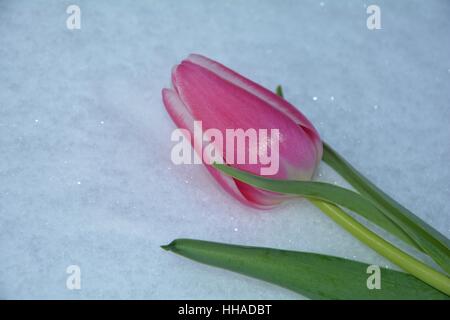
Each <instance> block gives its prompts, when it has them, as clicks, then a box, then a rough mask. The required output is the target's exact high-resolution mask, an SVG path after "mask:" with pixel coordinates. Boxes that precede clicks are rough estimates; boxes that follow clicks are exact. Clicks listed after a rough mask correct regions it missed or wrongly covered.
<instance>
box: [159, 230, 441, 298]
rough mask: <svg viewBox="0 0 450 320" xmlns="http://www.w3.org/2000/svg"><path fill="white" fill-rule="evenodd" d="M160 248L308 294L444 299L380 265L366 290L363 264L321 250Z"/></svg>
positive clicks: (181, 243) (185, 243)
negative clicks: (376, 280)
mask: <svg viewBox="0 0 450 320" xmlns="http://www.w3.org/2000/svg"><path fill="white" fill-rule="evenodd" d="M162 248H163V249H165V250H169V251H172V252H174V253H176V254H179V255H181V256H184V257H186V258H189V259H192V260H194V261H197V262H200V263H204V264H207V265H210V266H214V267H219V268H223V269H226V270H230V271H234V272H237V273H240V274H243V275H246V276H250V277H253V278H257V279H260V280H264V281H267V282H270V283H273V284H276V285H279V286H281V287H284V288H287V289H290V290H292V291H294V292H297V293H300V294H302V295H304V296H306V297H309V298H312V299H413V300H414V299H436V300H437V299H448V296H446V295H445V294H443V293H441V292H440V291H438V290H436V289H434V288H432V287H431V286H428V285H427V284H425V283H423V282H422V281H419V280H417V279H416V278H414V277H413V276H410V275H408V274H406V273H403V272H398V271H394V270H390V269H385V268H380V271H381V289H379V290H378V289H373V290H369V289H368V288H367V278H368V277H369V274H367V268H368V266H369V265H368V264H365V263H361V262H357V261H352V260H347V259H343V258H338V257H333V256H327V255H322V254H316V253H306V252H296V251H287V250H278V249H271V248H259V247H249V246H238V245H230V244H223V243H216V242H209V241H201V240H192V239H177V240H174V241H172V242H171V243H170V244H169V245H166V246H162Z"/></svg>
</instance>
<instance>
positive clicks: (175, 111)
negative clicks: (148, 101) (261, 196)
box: [162, 89, 268, 209]
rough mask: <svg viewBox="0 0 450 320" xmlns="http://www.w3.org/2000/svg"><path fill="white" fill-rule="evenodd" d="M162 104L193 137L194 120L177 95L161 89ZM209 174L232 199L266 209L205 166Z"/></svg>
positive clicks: (210, 167)
mask: <svg viewBox="0 0 450 320" xmlns="http://www.w3.org/2000/svg"><path fill="white" fill-rule="evenodd" d="M162 96H163V102H164V105H165V107H166V110H167V112H168V113H169V115H170V117H171V118H172V120H173V121H174V122H175V125H176V126H177V127H178V128H181V129H187V130H189V132H190V133H191V137H193V124H194V118H192V115H191V114H190V113H189V111H188V109H187V108H186V106H185V105H184V104H183V102H182V101H181V99H180V98H179V97H178V95H177V93H176V92H175V91H174V90H172V89H163V90H162ZM191 144H192V145H193V140H192V139H191ZM205 166H206V168H207V169H208V171H209V173H210V174H211V175H212V176H213V177H214V179H216V180H217V181H218V182H219V184H220V185H221V186H222V187H223V188H224V189H225V190H226V191H227V192H228V193H229V194H231V195H232V196H233V197H234V198H236V199H237V200H239V201H241V202H242V203H243V204H245V205H248V206H251V207H254V208H258V209H266V208H268V207H267V206H265V205H263V204H259V203H257V202H253V201H251V199H247V198H246V197H245V196H244V195H243V194H242V193H241V191H240V190H239V189H238V187H237V185H236V183H235V180H234V179H233V178H231V177H230V176H228V175H225V174H222V173H221V172H220V171H219V170H217V169H215V168H214V167H212V166H210V165H207V164H205Z"/></svg>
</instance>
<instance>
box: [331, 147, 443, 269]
mask: <svg viewBox="0 0 450 320" xmlns="http://www.w3.org/2000/svg"><path fill="white" fill-rule="evenodd" d="M323 146H324V153H323V161H324V162H325V163H327V164H328V165H329V166H330V167H332V168H333V169H334V170H336V172H338V173H339V174H340V175H341V176H342V177H343V178H344V179H345V180H347V181H348V182H349V183H350V184H351V185H352V186H353V187H354V188H355V189H356V190H358V192H360V193H361V194H362V195H363V196H364V197H366V198H368V199H371V200H372V201H373V202H374V203H375V204H376V205H377V207H378V208H379V209H380V210H381V211H382V212H383V214H384V215H385V216H387V217H388V218H389V219H390V220H392V221H393V222H394V223H395V224H397V225H398V226H399V227H400V228H401V229H402V230H403V231H404V232H405V233H406V234H408V236H409V237H410V238H411V239H412V240H413V241H414V242H415V243H416V244H417V246H418V247H419V248H420V249H421V250H422V251H424V252H425V253H426V254H428V255H429V256H430V257H431V258H432V259H433V260H434V261H435V262H436V263H437V264H439V265H440V266H441V267H442V268H443V269H444V270H445V271H446V272H447V273H448V274H450V249H449V248H450V241H449V239H447V238H446V237H445V236H444V235H442V234H441V233H439V232H438V231H437V230H436V229H434V228H432V227H431V226H430V225H428V224H427V223H426V222H424V221H423V220H421V219H419V218H418V217H417V216H415V215H414V214H413V213H412V212H411V211H409V210H408V209H406V208H405V207H403V206H402V205H401V204H399V203H398V202H396V201H395V200H394V199H392V198H391V197H390V196H389V195H387V194H386V193H384V192H383V191H382V190H380V189H379V188H378V187H377V186H375V185H374V184H373V183H372V182H370V181H369V180H368V179H367V178H365V177H364V176H363V175H362V174H361V173H359V172H358V171H357V170H356V169H355V168H354V167H353V166H352V165H351V164H350V163H348V162H347V161H346V160H345V159H344V158H343V157H341V156H340V155H339V154H338V153H337V152H336V151H334V150H333V149H332V148H331V147H330V146H329V145H328V144H326V143H323Z"/></svg>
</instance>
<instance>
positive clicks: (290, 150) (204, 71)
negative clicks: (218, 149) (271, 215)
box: [162, 54, 322, 208]
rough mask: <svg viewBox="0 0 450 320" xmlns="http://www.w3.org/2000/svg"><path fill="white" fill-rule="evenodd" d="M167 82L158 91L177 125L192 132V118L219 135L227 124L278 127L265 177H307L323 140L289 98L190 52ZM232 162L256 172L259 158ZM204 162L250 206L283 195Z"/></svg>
mask: <svg viewBox="0 0 450 320" xmlns="http://www.w3.org/2000/svg"><path fill="white" fill-rule="evenodd" d="M172 83H173V88H172V89H163V91H162V96H163V101H164V105H165V107H166V109H167V111H168V113H169V115H170V116H171V118H172V120H173V121H174V122H175V124H176V125H177V127H178V128H182V129H187V130H189V132H191V134H193V124H194V121H195V120H201V121H202V125H203V129H204V130H207V129H209V128H217V129H218V130H220V131H221V132H223V133H224V135H225V130H226V129H238V128H241V129H243V130H247V129H249V128H254V129H256V130H258V129H267V130H270V129H278V130H279V169H278V172H277V173H276V174H274V175H273V176H269V177H268V178H273V179H289V180H309V179H311V178H312V176H313V174H314V171H315V169H316V167H317V165H318V163H319V162H320V160H321V158H322V142H321V139H320V137H319V134H318V133H317V131H316V129H315V128H314V127H313V125H312V124H311V122H309V120H308V119H307V118H306V117H305V116H304V115H303V114H302V113H301V112H300V111H299V110H298V109H296V108H295V107H294V106H293V105H291V104H290V103H289V102H287V101H286V100H284V99H283V98H281V97H279V96H277V95H276V94H275V93H273V92H272V91H270V90H267V89H265V88H263V87H262V86H260V85H258V84H257V83H255V82H253V81H251V80H249V79H247V78H244V77H243V76H241V75H240V74H238V73H236V72H234V71H233V70H231V69H228V68H227V67H225V66H223V65H221V64H220V63H218V62H215V61H213V60H210V59H208V58H206V57H203V56H201V55H197V54H192V55H190V56H189V57H188V58H187V59H185V60H183V61H182V62H181V64H178V65H176V66H175V67H174V68H173V71H172ZM191 143H193V141H192V140H191ZM266 145H267V146H270V142H269V141H266ZM268 148H270V147H268ZM246 152H248V150H246ZM224 162H225V161H224ZM225 163H226V162H225ZM232 166H233V167H235V168H238V169H240V170H245V171H247V172H251V173H253V174H260V168H261V163H256V164H232ZM206 167H207V169H208V171H209V172H210V173H211V175H212V176H213V177H214V178H215V179H216V180H217V181H218V182H219V183H220V185H221V186H222V187H223V188H224V189H225V190H226V191H227V192H229V193H230V194H231V195H233V196H234V197H235V198H237V199H238V200H240V201H241V202H243V203H244V204H247V205H250V206H252V207H257V208H270V207H273V206H275V205H277V204H279V203H280V202H281V201H283V200H284V199H286V197H287V196H285V195H281V194H277V193H273V192H268V191H265V190H261V189H257V188H255V187H252V186H250V185H248V184H245V183H243V182H240V181H237V180H235V179H233V178H231V177H229V176H227V175H224V174H222V173H221V172H219V171H218V170H216V169H215V168H214V167H212V166H211V165H206Z"/></svg>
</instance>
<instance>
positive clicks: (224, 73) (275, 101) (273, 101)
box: [186, 54, 322, 161]
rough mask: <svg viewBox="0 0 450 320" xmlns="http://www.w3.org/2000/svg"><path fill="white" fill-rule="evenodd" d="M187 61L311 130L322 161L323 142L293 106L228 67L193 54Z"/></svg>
mask: <svg viewBox="0 0 450 320" xmlns="http://www.w3.org/2000/svg"><path fill="white" fill-rule="evenodd" d="M186 60H187V61H190V62H192V63H195V64H197V65H199V66H201V67H203V68H205V69H208V70H209V71H211V72H213V73H214V74H216V75H217V76H219V77H221V78H222V79H224V80H227V81H229V82H231V83H233V84H234V85H236V86H239V87H241V88H242V89H244V90H246V91H248V92H250V93H251V94H253V95H255V96H257V97H259V98H261V99H262V100H264V101H266V102H267V103H269V104H270V105H271V106H273V107H274V108H276V109H277V110H279V111H281V112H283V113H284V114H286V115H287V116H288V117H290V118H291V119H292V120H294V121H295V122H297V123H298V124H299V125H301V126H302V127H304V128H307V129H309V130H306V132H307V134H308V135H309V136H310V138H311V139H312V140H313V142H314V144H315V146H316V149H317V158H318V161H320V159H321V158H322V142H321V140H320V136H319V134H318V132H317V131H316V129H315V128H314V126H313V125H312V124H311V122H310V121H309V120H308V119H307V118H306V117H305V116H304V115H303V114H302V113H301V112H300V111H299V110H298V109H297V108H295V107H294V106H293V105H292V104H290V103H289V102H288V101H286V100H285V99H283V98H281V97H279V96H278V95H276V94H275V93H274V92H272V91H270V90H267V89H266V88H264V87H262V86H260V85H259V84H257V83H256V82H253V81H251V80H250V79H247V78H245V77H243V76H242V75H240V74H239V73H237V72H235V71H233V70H231V69H229V68H227V67H226V66H224V65H222V64H220V63H218V62H216V61H214V60H211V59H209V58H206V57H204V56H202V55H199V54H191V55H189V57H188V58H187V59H186Z"/></svg>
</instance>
